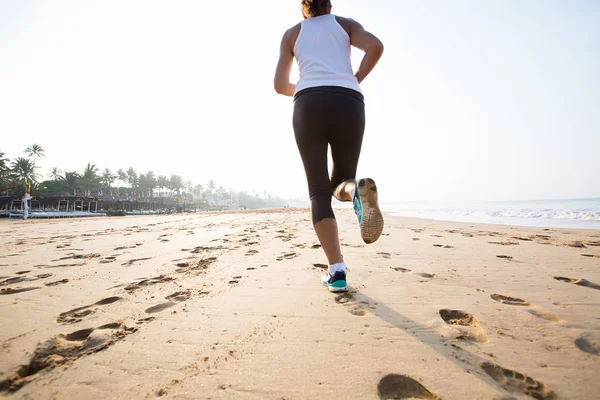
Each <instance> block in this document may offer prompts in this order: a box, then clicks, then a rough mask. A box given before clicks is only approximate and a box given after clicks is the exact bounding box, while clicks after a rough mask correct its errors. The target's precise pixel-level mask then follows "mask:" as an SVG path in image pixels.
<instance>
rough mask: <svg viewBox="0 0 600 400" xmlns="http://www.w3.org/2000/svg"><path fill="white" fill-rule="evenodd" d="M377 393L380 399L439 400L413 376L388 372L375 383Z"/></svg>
mask: <svg viewBox="0 0 600 400" xmlns="http://www.w3.org/2000/svg"><path fill="white" fill-rule="evenodd" d="M377 394H378V395H379V398H380V399H381V400H389V399H406V400H412V399H414V400H421V399H423V400H440V397H439V396H437V395H436V394H433V393H431V392H430V391H429V390H427V388H426V387H425V386H423V385H421V384H420V383H419V382H417V381H416V380H414V379H413V378H411V377H409V376H406V375H398V374H389V375H386V376H384V377H383V378H381V380H380V381H379V383H378V384H377Z"/></svg>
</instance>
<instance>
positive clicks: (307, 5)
mask: <svg viewBox="0 0 600 400" xmlns="http://www.w3.org/2000/svg"><path fill="white" fill-rule="evenodd" d="M329 6H331V1H330V0H302V12H304V15H306V16H307V17H318V16H319V15H323V14H326V13H327V9H328V8H329Z"/></svg>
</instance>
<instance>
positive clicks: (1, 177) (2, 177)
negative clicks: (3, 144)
mask: <svg viewBox="0 0 600 400" xmlns="http://www.w3.org/2000/svg"><path fill="white" fill-rule="evenodd" d="M7 163H8V159H7V158H4V152H3V151H0V189H2V188H5V187H6V186H9V178H10V176H9V174H10V168H9V167H8V164H7Z"/></svg>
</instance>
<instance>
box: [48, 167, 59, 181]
mask: <svg viewBox="0 0 600 400" xmlns="http://www.w3.org/2000/svg"><path fill="white" fill-rule="evenodd" d="M60 174H61V172H60V170H59V169H58V168H56V167H53V168H52V170H51V171H50V179H52V180H53V181H57V180H58V178H60Z"/></svg>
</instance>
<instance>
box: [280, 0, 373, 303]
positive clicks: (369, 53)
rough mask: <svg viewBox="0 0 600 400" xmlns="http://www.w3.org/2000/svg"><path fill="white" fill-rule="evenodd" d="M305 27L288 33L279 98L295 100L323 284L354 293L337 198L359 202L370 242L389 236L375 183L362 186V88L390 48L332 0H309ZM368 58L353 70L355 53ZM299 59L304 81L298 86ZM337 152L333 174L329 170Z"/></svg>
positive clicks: (304, 3)
mask: <svg viewBox="0 0 600 400" xmlns="http://www.w3.org/2000/svg"><path fill="white" fill-rule="evenodd" d="M301 7H302V14H303V16H304V20H303V21H302V22H300V23H299V24H297V25H295V26H294V27H292V28H290V29H289V30H287V31H286V32H285V34H284V35H283V38H282V40H281V46H280V55H279V62H278V64H277V69H276V72H275V81H274V85H275V91H276V92H277V93H279V94H282V95H285V96H290V97H293V98H294V115H293V128H294V134H295V138H296V144H297V146H298V150H299V151H300V157H301V158H302V163H303V165H304V170H305V173H306V178H307V182H308V191H309V195H310V202H311V213H312V222H313V225H314V229H315V232H316V233H317V236H318V238H319V241H320V242H321V245H322V247H323V251H324V252H325V255H326V256H327V259H328V261H329V271H328V273H327V274H326V275H325V276H323V278H322V279H321V281H322V283H323V284H324V285H326V286H327V287H328V288H329V290H330V291H332V292H342V291H345V290H346V265H345V263H344V259H343V256H342V252H341V249H340V243H339V238H338V227H337V223H336V220H335V216H334V213H333V210H332V208H331V196H332V195H333V196H335V198H336V199H338V200H339V201H352V202H353V203H354V211H355V213H356V216H357V218H358V222H359V224H360V231H361V236H362V238H363V240H364V241H365V243H373V242H375V241H376V240H377V239H378V238H379V236H380V235H381V232H382V231H383V216H382V214H381V211H380V210H379V206H378V203H377V187H376V185H375V182H374V181H373V180H372V179H360V180H358V181H357V180H356V179H355V178H356V176H355V175H356V167H357V164H358V159H359V156H360V150H361V146H362V140H363V134H364V129H365V105H364V98H363V95H362V91H361V89H360V83H361V82H362V81H363V80H364V79H365V78H366V77H367V75H369V73H370V72H371V71H372V70H373V68H374V67H375V65H376V64H377V62H378V61H379V59H380V58H381V55H382V54H383V44H382V43H381V41H380V40H379V39H377V38H376V37H375V36H373V35H372V34H371V33H369V32H367V31H366V30H365V29H364V28H363V27H362V26H361V25H360V24H359V23H358V22H356V21H354V20H352V19H349V18H343V17H339V16H337V15H333V14H331V8H332V7H331V2H330V0H302V2H301ZM351 46H355V47H357V48H359V49H361V50H363V51H364V52H365V55H364V58H363V60H362V62H361V64H360V67H359V69H358V71H357V72H356V73H355V74H354V73H353V71H352V65H351V59H350V48H351ZM294 58H295V59H296V60H297V62H298V66H299V70H300V79H299V80H298V82H297V84H295V85H294V84H293V83H290V78H289V77H290V71H291V68H292V63H293V61H294ZM327 146H331V156H332V158H333V170H332V173H331V179H330V178H329V173H328V170H327Z"/></svg>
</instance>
